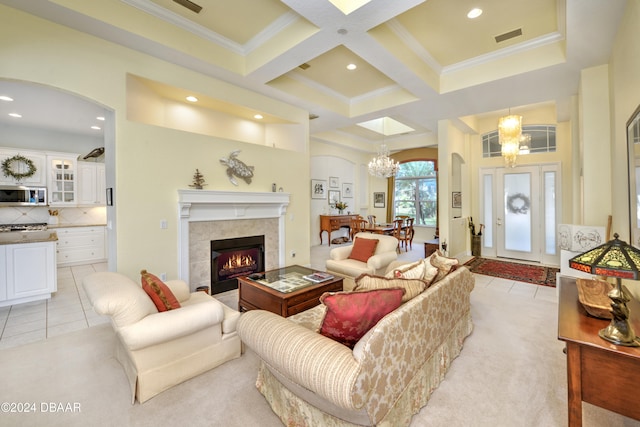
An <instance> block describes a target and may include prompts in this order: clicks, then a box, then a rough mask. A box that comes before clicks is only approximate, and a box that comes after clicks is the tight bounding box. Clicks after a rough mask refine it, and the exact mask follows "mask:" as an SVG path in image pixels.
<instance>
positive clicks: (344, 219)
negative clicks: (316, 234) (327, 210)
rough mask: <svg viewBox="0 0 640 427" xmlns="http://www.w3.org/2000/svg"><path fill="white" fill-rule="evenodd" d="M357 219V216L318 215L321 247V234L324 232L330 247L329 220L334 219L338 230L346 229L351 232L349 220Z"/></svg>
mask: <svg viewBox="0 0 640 427" xmlns="http://www.w3.org/2000/svg"><path fill="white" fill-rule="evenodd" d="M356 218H358V215H355V214H354V215H320V244H321V245H322V232H323V231H326V232H327V236H328V239H329V246H331V231H332V230H331V220H332V219H336V220H338V222H339V224H340V228H342V227H346V228H348V229H349V231H351V220H352V219H356Z"/></svg>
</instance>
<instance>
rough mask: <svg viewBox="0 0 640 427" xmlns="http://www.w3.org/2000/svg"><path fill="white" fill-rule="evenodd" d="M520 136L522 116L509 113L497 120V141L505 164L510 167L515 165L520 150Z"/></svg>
mask: <svg viewBox="0 0 640 427" xmlns="http://www.w3.org/2000/svg"><path fill="white" fill-rule="evenodd" d="M521 137H522V116H516V115H512V114H509V115H507V116H504V117H500V119H499V120H498V142H500V145H501V146H502V148H501V150H500V151H501V152H502V157H504V162H505V165H507V166H508V167H510V168H512V167H514V166H515V165H516V157H517V156H518V153H519V152H520V138H521Z"/></svg>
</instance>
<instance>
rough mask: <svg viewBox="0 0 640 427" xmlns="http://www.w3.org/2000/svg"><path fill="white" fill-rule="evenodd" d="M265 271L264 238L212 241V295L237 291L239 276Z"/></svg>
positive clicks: (252, 237) (253, 237)
mask: <svg viewBox="0 0 640 427" xmlns="http://www.w3.org/2000/svg"><path fill="white" fill-rule="evenodd" d="M264 270H265V268H264V236H251V237H239V238H233V239H218V240H212V241H211V294H219V293H221V292H225V291H230V290H232V289H237V288H238V281H237V279H236V278H237V277H238V276H246V275H248V274H251V273H256V272H259V271H264Z"/></svg>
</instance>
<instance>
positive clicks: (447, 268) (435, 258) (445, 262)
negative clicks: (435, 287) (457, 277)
mask: <svg viewBox="0 0 640 427" xmlns="http://www.w3.org/2000/svg"><path fill="white" fill-rule="evenodd" d="M459 264H460V261H458V259H457V258H447V257H445V256H443V255H442V252H440V250H439V249H438V250H437V251H435V252H434V253H433V254H431V265H432V266H434V267H435V268H437V269H438V274H437V275H436V277H435V279H434V280H433V282H432V283H435V282H437V281H439V280H442V279H443V278H444V277H445V276H446V275H447V274H449V273H450V272H452V271H453V270H455V269H456V267H457V266H458V265H459Z"/></svg>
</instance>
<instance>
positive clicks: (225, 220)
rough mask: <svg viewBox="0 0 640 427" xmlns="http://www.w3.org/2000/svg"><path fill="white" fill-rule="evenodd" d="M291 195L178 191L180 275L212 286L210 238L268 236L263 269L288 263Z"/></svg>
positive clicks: (191, 283)
mask: <svg viewBox="0 0 640 427" xmlns="http://www.w3.org/2000/svg"><path fill="white" fill-rule="evenodd" d="M287 206H289V193H257V192H235V191H208V190H178V214H179V217H180V218H179V219H180V220H179V223H178V240H179V247H178V256H179V258H180V264H179V269H178V275H179V277H180V278H181V279H182V280H184V281H185V282H187V283H188V284H189V286H190V287H191V290H192V291H193V290H195V289H196V288H197V287H198V286H209V287H211V260H210V259H209V257H210V251H211V247H210V242H211V240H217V239H231V238H235V237H249V236H257V235H264V238H265V269H267V270H271V269H274V268H279V267H283V266H284V262H285V223H284V221H285V215H286V212H287Z"/></svg>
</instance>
